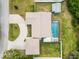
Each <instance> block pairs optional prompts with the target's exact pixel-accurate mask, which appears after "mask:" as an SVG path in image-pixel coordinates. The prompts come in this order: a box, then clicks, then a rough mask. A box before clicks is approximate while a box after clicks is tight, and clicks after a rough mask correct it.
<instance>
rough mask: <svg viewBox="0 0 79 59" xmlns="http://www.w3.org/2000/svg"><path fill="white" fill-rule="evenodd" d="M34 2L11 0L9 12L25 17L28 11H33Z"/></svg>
mask: <svg viewBox="0 0 79 59" xmlns="http://www.w3.org/2000/svg"><path fill="white" fill-rule="evenodd" d="M33 4H34V3H33V0H9V5H10V8H9V10H10V11H9V12H10V14H20V15H21V16H23V17H24V16H25V13H26V12H33Z"/></svg>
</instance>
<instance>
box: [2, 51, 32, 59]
mask: <svg viewBox="0 0 79 59" xmlns="http://www.w3.org/2000/svg"><path fill="white" fill-rule="evenodd" d="M3 59H33V56H26V55H25V53H24V52H23V51H19V50H9V51H6V52H5V53H4V57H3Z"/></svg>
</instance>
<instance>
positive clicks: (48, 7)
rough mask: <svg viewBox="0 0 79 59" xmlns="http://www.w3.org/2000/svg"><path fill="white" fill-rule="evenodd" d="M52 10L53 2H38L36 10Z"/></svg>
mask: <svg viewBox="0 0 79 59" xmlns="http://www.w3.org/2000/svg"><path fill="white" fill-rule="evenodd" d="M51 10H52V3H37V4H36V11H38V12H40V11H41V12H51Z"/></svg>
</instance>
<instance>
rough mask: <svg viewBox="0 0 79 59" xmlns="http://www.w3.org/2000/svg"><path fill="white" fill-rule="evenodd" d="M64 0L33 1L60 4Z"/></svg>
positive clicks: (35, 0)
mask: <svg viewBox="0 0 79 59" xmlns="http://www.w3.org/2000/svg"><path fill="white" fill-rule="evenodd" d="M62 1H64V0H34V2H62Z"/></svg>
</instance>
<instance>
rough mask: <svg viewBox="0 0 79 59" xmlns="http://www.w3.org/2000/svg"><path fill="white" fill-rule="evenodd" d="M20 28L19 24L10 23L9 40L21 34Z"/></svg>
mask: <svg viewBox="0 0 79 59" xmlns="http://www.w3.org/2000/svg"><path fill="white" fill-rule="evenodd" d="M19 33H20V29H19V26H18V24H10V25H9V40H10V41H14V40H16V38H17V37H18V36H19Z"/></svg>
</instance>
